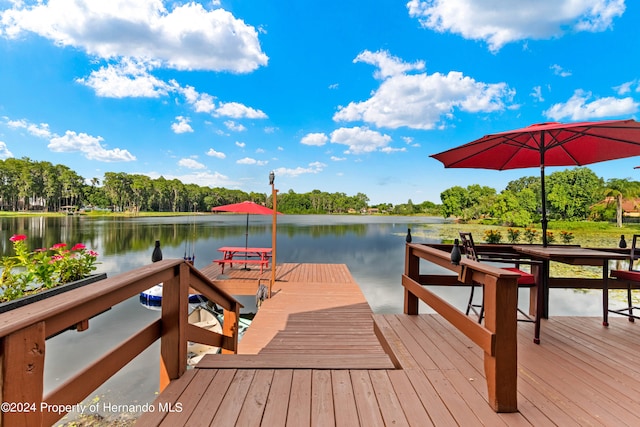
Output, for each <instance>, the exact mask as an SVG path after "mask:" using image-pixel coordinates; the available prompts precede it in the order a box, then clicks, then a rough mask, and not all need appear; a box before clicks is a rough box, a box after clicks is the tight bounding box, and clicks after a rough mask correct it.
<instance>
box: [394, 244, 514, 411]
mask: <svg viewBox="0 0 640 427" xmlns="http://www.w3.org/2000/svg"><path fill="white" fill-rule="evenodd" d="M439 247H440V249H438V248H434V247H430V246H428V245H425V244H416V243H408V244H407V245H406V254H405V272H404V274H403V276H402V285H403V287H404V289H405V298H404V312H405V314H410V315H417V314H418V307H419V304H418V302H419V300H421V301H423V302H424V303H426V304H427V305H429V306H430V307H431V308H433V309H434V310H435V311H436V312H437V313H438V314H440V315H441V316H443V317H444V318H445V319H446V320H447V321H449V322H450V323H451V324H452V325H453V326H455V327H456V328H457V329H458V330H460V331H461V332H462V333H463V334H465V335H466V336H467V337H469V339H471V341H473V342H474V343H475V344H476V345H478V346H479V347H480V348H481V349H482V350H483V351H484V367H485V375H486V378H487V389H488V398H489V404H490V405H491V407H492V408H493V410H494V411H496V412H516V411H517V410H518V408H517V377H518V370H517V368H518V366H517V355H518V351H517V317H516V312H517V303H518V302H517V298H518V293H517V292H518V285H517V280H518V277H519V274H517V273H514V272H511V271H508V270H504V269H501V268H497V267H493V266H490V265H487V264H482V263H479V262H476V261H472V260H469V259H463V260H461V261H460V264H459V265H453V264H451V258H450V254H449V253H448V252H445V251H443V250H441V249H442V246H440V245H439ZM420 260H425V261H428V262H430V263H432V264H436V265H439V266H440V267H444V268H446V269H447V270H450V271H452V272H454V273H457V277H456V276H453V275H448V276H447V275H437V274H421V273H420ZM471 283H478V284H481V285H483V287H484V307H485V319H484V326H483V325H480V324H478V323H477V322H475V321H474V320H473V319H471V318H469V317H468V316H466V315H465V314H464V313H462V312H461V311H460V310H458V309H457V308H455V307H453V306H452V305H450V304H449V303H447V302H446V301H445V300H443V299H442V298H440V297H439V296H437V295H436V294H435V293H433V292H431V291H430V290H429V289H428V288H426V287H425V285H453V284H458V285H460V284H471Z"/></svg>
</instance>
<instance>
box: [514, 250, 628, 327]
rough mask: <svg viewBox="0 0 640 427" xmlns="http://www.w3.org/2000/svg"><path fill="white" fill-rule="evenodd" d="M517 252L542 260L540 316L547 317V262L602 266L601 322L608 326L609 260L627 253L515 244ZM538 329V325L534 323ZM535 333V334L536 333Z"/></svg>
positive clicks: (616, 258) (625, 256) (539, 294)
mask: <svg viewBox="0 0 640 427" xmlns="http://www.w3.org/2000/svg"><path fill="white" fill-rule="evenodd" d="M513 249H515V250H516V251H517V252H518V253H520V254H522V255H526V256H530V257H531V258H532V259H538V260H540V261H542V288H541V289H540V291H539V292H538V308H539V309H541V317H544V318H548V317H549V262H550V261H555V262H561V263H564V264H570V265H592V266H601V267H602V311H603V314H602V316H603V319H602V324H603V325H604V326H609V288H608V281H609V261H610V260H623V259H627V258H629V255H628V254H625V253H620V252H609V251H604V250H597V249H587V248H581V247H579V246H547V247H543V246H538V245H515V246H513ZM536 329H539V325H536ZM536 335H537V334H536Z"/></svg>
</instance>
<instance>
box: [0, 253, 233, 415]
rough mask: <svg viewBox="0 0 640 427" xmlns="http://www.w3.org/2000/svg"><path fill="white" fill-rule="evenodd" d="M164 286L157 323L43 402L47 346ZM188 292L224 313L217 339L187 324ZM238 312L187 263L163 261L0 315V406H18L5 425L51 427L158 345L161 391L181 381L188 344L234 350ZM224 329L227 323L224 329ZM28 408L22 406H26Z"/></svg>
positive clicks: (58, 389)
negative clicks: (53, 339) (61, 335)
mask: <svg viewBox="0 0 640 427" xmlns="http://www.w3.org/2000/svg"><path fill="white" fill-rule="evenodd" d="M160 282H162V283H163V297H162V299H163V302H162V312H161V317H160V319H158V320H156V321H154V322H152V323H150V324H149V325H147V326H146V327H144V328H142V329H141V330H139V331H138V332H136V333H134V334H133V335H132V336H131V337H130V338H129V339H127V340H126V341H125V342H123V343H121V344H120V345H118V346H117V347H116V348H114V349H112V350H110V351H109V352H108V353H107V354H105V355H103V356H102V357H100V358H99V359H98V360H96V361H94V362H93V363H92V364H91V365H89V366H88V367H86V368H84V369H83V370H82V371H80V372H78V373H77V374H75V375H74V376H73V377H71V378H70V379H68V380H67V381H66V382H65V383H64V384H62V385H60V386H59V387H58V388H56V389H55V390H53V391H51V392H49V393H48V394H47V395H46V396H43V390H44V354H45V349H46V339H47V338H48V337H51V336H54V335H56V334H57V333H59V332H61V331H64V330H66V329H68V328H69V327H72V326H74V325H78V324H83V325H84V326H86V325H87V322H88V320H87V319H90V318H92V317H94V316H96V315H98V314H100V313H102V312H104V311H106V310H108V309H109V308H110V307H112V306H114V305H116V304H118V303H120V302H122V301H125V300H126V299H128V298H130V297H132V296H134V295H137V294H139V293H140V292H142V291H143V290H145V289H148V288H150V287H152V286H154V285H155V284H157V283H160ZM189 288H193V289H195V290H196V291H198V292H201V293H202V294H203V295H204V296H205V297H207V298H208V299H209V300H211V301H213V302H215V303H216V304H218V305H219V306H221V307H222V308H223V309H224V329H223V333H222V334H218V333H215V332H211V331H207V330H205V329H202V328H199V327H197V326H194V325H190V324H189V323H188V319H187V317H188V294H189ZM241 307H242V305H241V304H240V303H239V302H238V301H237V300H236V299H235V298H233V296H231V295H229V294H227V293H226V292H225V291H223V290H221V289H219V288H218V287H217V286H216V285H215V284H214V283H213V282H211V281H210V280H209V279H207V278H206V277H205V276H204V275H203V274H202V273H200V272H199V271H198V270H197V269H195V268H194V267H193V266H192V265H191V264H190V263H188V262H186V261H184V260H163V261H158V262H156V263H153V264H150V265H146V266H144V267H140V268H137V269H135V270H132V271H128V272H125V273H122V274H119V275H117V276H114V277H110V278H107V279H104V280H100V281H98V282H95V283H92V284H89V285H86V286H83V287H81V288H77V289H74V290H71V291H68V292H66V293H64V294H59V295H56V296H52V297H50V298H47V299H43V300H40V301H38V302H35V303H32V304H29V305H26V306H23V307H20V308H17V309H14V310H11V311H8V312H6V313H2V314H0V360H1V361H2V366H1V368H0V369H1V372H0V373H1V375H2V377H1V388H0V400H1V401H2V402H9V403H16V404H18V405H20V408H16V409H22V410H20V411H14V412H12V411H4V410H3V411H2V412H1V413H0V425H2V426H48V425H52V424H53V423H55V422H56V421H57V420H59V419H60V418H61V417H62V416H63V415H65V414H66V411H64V410H60V409H61V408H62V406H58V407H55V408H56V410H55V411H53V410H49V408H54V406H52V405H72V404H75V403H79V402H81V401H82V400H83V399H84V398H86V397H87V396H89V395H90V394H91V393H92V392H93V391H94V390H95V389H96V388H97V387H99V386H100V385H101V384H103V383H104V382H105V381H106V380H108V379H109V378H110V377H111V376H113V375H114V374H115V373H116V372H118V371H119V370H120V369H121V368H122V367H124V366H125V365H126V364H127V363H129V361H131V360H133V359H134V358H135V357H136V356H137V355H138V354H140V353H142V352H143V351H144V350H145V349H146V348H148V347H149V346H150V345H151V344H153V343H154V342H155V341H157V340H158V339H160V361H161V363H160V364H161V372H160V384H161V388H163V387H164V386H166V385H167V384H168V382H169V381H170V380H173V379H176V378H179V377H180V376H181V375H182V374H183V373H184V372H185V371H186V366H187V351H186V350H187V341H195V342H199V343H202V344H209V345H215V346H218V347H221V348H222V349H223V352H227V353H235V352H237V348H238V318H239V313H240V308H241ZM227 322H228V323H227ZM25 405H27V406H25Z"/></svg>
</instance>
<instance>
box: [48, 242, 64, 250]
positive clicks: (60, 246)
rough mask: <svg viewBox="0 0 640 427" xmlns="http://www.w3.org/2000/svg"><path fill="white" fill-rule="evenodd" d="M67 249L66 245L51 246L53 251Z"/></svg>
mask: <svg viewBox="0 0 640 427" xmlns="http://www.w3.org/2000/svg"><path fill="white" fill-rule="evenodd" d="M65 247H67V244H66V243H56V244H55V245H53V246H51V249H53V250H56V249H62V248H65Z"/></svg>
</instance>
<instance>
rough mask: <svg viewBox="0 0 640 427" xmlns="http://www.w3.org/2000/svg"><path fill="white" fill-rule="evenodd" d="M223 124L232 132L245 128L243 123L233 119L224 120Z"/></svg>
mask: <svg viewBox="0 0 640 427" xmlns="http://www.w3.org/2000/svg"><path fill="white" fill-rule="evenodd" d="M224 125H225V126H226V127H227V129H229V130H230V131H234V132H244V131H245V130H247V128H246V127H245V126H244V125H243V124H241V123H236V122H234V121H233V120H227V121H225V122H224Z"/></svg>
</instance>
